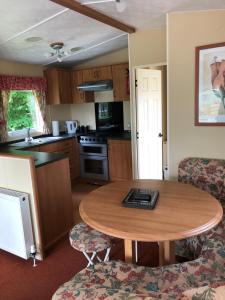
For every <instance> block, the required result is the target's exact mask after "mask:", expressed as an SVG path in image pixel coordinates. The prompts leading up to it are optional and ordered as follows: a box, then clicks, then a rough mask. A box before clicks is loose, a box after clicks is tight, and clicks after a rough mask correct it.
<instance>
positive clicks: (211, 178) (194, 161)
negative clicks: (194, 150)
mask: <svg viewBox="0 0 225 300" xmlns="http://www.w3.org/2000/svg"><path fill="white" fill-rule="evenodd" d="M178 181H180V182H183V183H189V184H192V185H194V186H196V187H199V188H201V189H203V190H205V191H207V192H209V193H210V194H211V195H212V196H214V197H215V198H216V199H218V200H219V201H220V203H221V205H222V207H223V209H225V160H222V159H208V158H186V159H184V160H182V161H181V162H180V164H179V166H178ZM224 219H225V217H224V216H223V220H222V224H225V222H224ZM224 226H225V225H224ZM217 228H218V226H217V227H215V228H213V229H212V230H211V231H209V232H207V233H205V234H201V235H199V236H195V237H191V238H189V239H186V240H182V241H177V242H176V254H177V255H179V256H182V257H186V258H188V259H195V258H197V257H198V256H199V255H200V253H201V250H202V246H203V244H204V242H205V240H206V239H207V238H208V236H209V235H210V233H211V232H214V231H217ZM224 228H225V227H224Z"/></svg>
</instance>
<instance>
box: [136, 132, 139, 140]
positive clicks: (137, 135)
mask: <svg viewBox="0 0 225 300" xmlns="http://www.w3.org/2000/svg"><path fill="white" fill-rule="evenodd" d="M136 139H137V140H138V139H139V132H136Z"/></svg>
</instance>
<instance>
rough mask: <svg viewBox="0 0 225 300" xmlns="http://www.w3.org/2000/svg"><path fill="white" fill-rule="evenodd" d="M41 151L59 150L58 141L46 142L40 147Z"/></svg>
mask: <svg viewBox="0 0 225 300" xmlns="http://www.w3.org/2000/svg"><path fill="white" fill-rule="evenodd" d="M39 151H41V152H51V153H53V152H58V147H57V143H52V144H46V145H42V146H40V147H39Z"/></svg>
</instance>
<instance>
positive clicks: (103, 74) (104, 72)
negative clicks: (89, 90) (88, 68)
mask: <svg viewBox="0 0 225 300" xmlns="http://www.w3.org/2000/svg"><path fill="white" fill-rule="evenodd" d="M94 72H95V74H96V75H95V76H96V79H97V80H109V79H112V69H111V66H106V67H99V68H95V70H94Z"/></svg>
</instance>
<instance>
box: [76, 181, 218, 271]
mask: <svg viewBox="0 0 225 300" xmlns="http://www.w3.org/2000/svg"><path fill="white" fill-rule="evenodd" d="M134 187H138V188H151V189H156V190H159V198H158V202H157V204H156V207H155V208H154V209H153V210H147V209H137V208H127V207H123V206H122V200H123V199H124V197H125V196H126V195H127V193H128V191H129V190H130V189H131V188H134ZM79 210H80V215H81V217H82V219H83V220H84V222H86V223H87V224H88V225H90V226H91V227H93V228H94V229H97V230H99V231H101V232H103V233H106V234H108V235H111V236H114V237H118V238H122V239H124V245H125V260H126V262H131V261H132V241H134V240H136V241H147V242H159V246H160V247H159V257H160V265H164V264H168V263H174V262H175V255H174V243H173V241H174V240H180V239H184V238H187V237H191V236H194V235H198V234H200V233H203V232H205V231H207V230H209V229H211V228H213V227H214V226H215V225H217V224H218V223H219V221H220V220H221V218H222V215H223V210H222V207H221V205H220V203H219V202H218V201H217V200H216V199H215V198H214V197H213V196H211V195H210V194H209V193H207V192H205V191H202V190H201V189H198V188H196V187H194V186H192V185H189V184H183V183H178V182H173V181H160V180H134V181H123V182H114V183H110V184H107V185H105V186H102V187H100V188H98V189H96V190H94V191H92V192H91V193H89V194H88V195H87V196H86V197H85V198H84V199H83V200H82V201H81V204H80V208H79Z"/></svg>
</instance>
